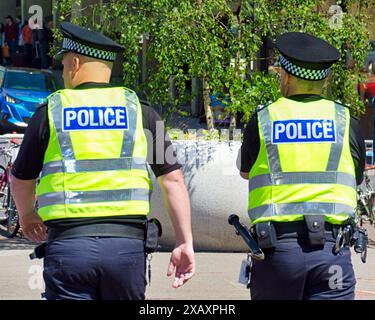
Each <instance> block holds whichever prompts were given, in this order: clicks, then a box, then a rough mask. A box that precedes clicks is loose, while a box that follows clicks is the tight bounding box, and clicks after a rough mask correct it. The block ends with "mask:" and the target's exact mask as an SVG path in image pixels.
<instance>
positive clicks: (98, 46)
mask: <svg viewBox="0 0 375 320" xmlns="http://www.w3.org/2000/svg"><path fill="white" fill-rule="evenodd" d="M61 31H62V34H63V36H64V39H63V46H62V50H60V51H59V53H58V54H57V55H56V56H55V59H62V56H63V54H64V53H67V52H75V53H78V54H81V55H84V56H88V57H92V58H96V59H100V60H106V61H115V59H116V54H117V53H118V52H121V51H123V50H124V47H123V46H121V45H120V44H118V43H117V42H115V41H113V40H111V39H110V38H108V37H106V36H104V35H103V34H101V33H98V32H95V31H90V30H87V29H84V28H82V27H80V26H77V25H75V24H73V23H70V22H62V23H61Z"/></svg>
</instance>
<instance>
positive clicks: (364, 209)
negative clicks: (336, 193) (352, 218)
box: [357, 172, 375, 226]
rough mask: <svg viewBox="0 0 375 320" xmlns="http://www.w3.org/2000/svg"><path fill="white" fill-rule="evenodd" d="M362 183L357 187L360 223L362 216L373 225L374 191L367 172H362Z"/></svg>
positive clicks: (374, 222) (361, 222) (374, 221)
mask: <svg viewBox="0 0 375 320" xmlns="http://www.w3.org/2000/svg"><path fill="white" fill-rule="evenodd" d="M364 182H365V183H364V185H362V186H358V187H357V212H358V216H359V218H360V225H361V226H362V225H363V217H364V216H365V217H366V220H368V221H369V222H370V224H371V225H374V226H375V192H374V190H373V188H372V185H371V180H370V178H369V176H368V174H367V173H366V172H365V173H364Z"/></svg>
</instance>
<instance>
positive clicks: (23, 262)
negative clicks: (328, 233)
mask: <svg viewBox="0 0 375 320" xmlns="http://www.w3.org/2000/svg"><path fill="white" fill-rule="evenodd" d="M369 230H370V232H371V238H372V239H374V236H375V228H373V227H369ZM4 234H5V233H4V231H3V230H1V229H0V299H40V293H41V292H42V291H43V281H42V268H41V261H35V260H34V261H31V260H29V258H28V254H29V253H30V252H31V251H32V248H33V247H34V246H33V244H31V243H30V242H28V241H27V240H25V239H20V238H16V239H6V238H5V237H4ZM244 256H245V255H244V254H241V253H197V266H198V267H197V274H196V276H195V277H194V278H193V279H192V280H191V281H190V282H189V283H187V284H186V285H185V286H184V287H182V288H180V289H177V290H175V289H173V288H172V287H171V285H172V279H168V278H167V277H166V275H165V274H166V269H167V264H168V261H169V253H157V254H155V255H154V257H153V260H152V284H151V287H148V289H147V298H148V299H188V300H190V299H197V300H206V299H221V300H231V299H249V292H248V290H246V289H245V288H244V287H243V286H242V285H240V284H239V283H238V282H237V279H238V272H239V266H240V263H241V260H242V259H243V258H244ZM353 264H354V268H355V271H356V276H357V290H356V298H357V299H371V300H375V246H374V242H373V241H372V242H371V245H370V249H369V253H368V261H367V263H366V264H362V263H361V262H360V259H359V256H357V255H353Z"/></svg>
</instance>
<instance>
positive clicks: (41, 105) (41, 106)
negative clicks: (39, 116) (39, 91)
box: [36, 102, 48, 110]
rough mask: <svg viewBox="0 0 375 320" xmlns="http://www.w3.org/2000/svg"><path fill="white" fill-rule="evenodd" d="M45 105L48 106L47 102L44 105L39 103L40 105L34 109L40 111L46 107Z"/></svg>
mask: <svg viewBox="0 0 375 320" xmlns="http://www.w3.org/2000/svg"><path fill="white" fill-rule="evenodd" d="M47 105H48V103H47V102H45V103H40V104H38V106H37V108H36V109H37V110H39V109H41V108H44V107H47Z"/></svg>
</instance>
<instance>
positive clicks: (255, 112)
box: [251, 101, 273, 117]
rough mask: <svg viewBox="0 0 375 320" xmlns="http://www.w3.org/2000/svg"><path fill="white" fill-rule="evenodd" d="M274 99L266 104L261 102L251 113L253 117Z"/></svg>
mask: <svg viewBox="0 0 375 320" xmlns="http://www.w3.org/2000/svg"><path fill="white" fill-rule="evenodd" d="M272 102H273V101H268V102H267V103H266V104H260V105H258V106H257V107H256V108H255V109H254V111H253V113H252V114H251V116H252V117H253V116H254V115H255V114H257V113H258V112H259V111H261V110H263V109H264V108H266V107H268V106H269V105H270V104H271V103H272Z"/></svg>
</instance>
